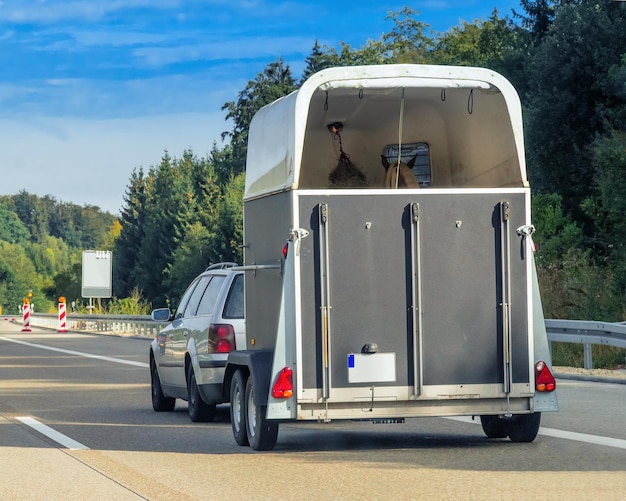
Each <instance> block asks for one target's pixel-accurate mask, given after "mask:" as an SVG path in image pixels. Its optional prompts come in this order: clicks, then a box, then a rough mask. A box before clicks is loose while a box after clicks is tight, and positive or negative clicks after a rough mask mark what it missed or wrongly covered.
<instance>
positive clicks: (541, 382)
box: [535, 360, 556, 392]
mask: <svg viewBox="0 0 626 501" xmlns="http://www.w3.org/2000/svg"><path fill="white" fill-rule="evenodd" d="M535 388H536V389H537V391H547V392H549V391H554V390H555V389H556V380H555V379H554V376H553V375H552V373H551V372H550V369H548V365H547V364H546V363H545V362H543V361H541V360H540V361H539V362H537V363H536V364H535Z"/></svg>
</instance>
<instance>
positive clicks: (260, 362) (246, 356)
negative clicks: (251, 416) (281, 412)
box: [225, 350, 273, 405]
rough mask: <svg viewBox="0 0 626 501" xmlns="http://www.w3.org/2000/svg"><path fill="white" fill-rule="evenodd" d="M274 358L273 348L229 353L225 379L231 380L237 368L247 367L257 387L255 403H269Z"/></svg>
mask: <svg viewBox="0 0 626 501" xmlns="http://www.w3.org/2000/svg"><path fill="white" fill-rule="evenodd" d="M272 358H273V352H272V350H256V351H250V350H241V351H233V352H231V353H230V354H229V355H228V362H227V363H226V373H227V377H226V378H225V380H227V381H228V380H230V377H231V376H232V373H233V372H234V371H235V370H237V368H239V367H246V368H247V369H248V371H249V372H250V377H251V378H252V382H253V384H254V388H255V392H254V403H255V404H257V405H267V395H268V394H269V388H270V378H271V369H272Z"/></svg>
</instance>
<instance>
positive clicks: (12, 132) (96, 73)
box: [0, 0, 521, 214]
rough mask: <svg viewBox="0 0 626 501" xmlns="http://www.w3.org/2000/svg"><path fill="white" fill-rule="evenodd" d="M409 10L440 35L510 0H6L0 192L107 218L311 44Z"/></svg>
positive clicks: (1, 15) (0, 4)
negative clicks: (166, 158)
mask: <svg viewBox="0 0 626 501" xmlns="http://www.w3.org/2000/svg"><path fill="white" fill-rule="evenodd" d="M404 5H408V6H409V7H411V8H412V9H414V10H416V11H418V12H420V16H419V20H420V21H422V22H424V23H426V24H428V25H430V28H431V29H433V30H436V31H439V32H443V31H446V30H448V29H449V28H451V27H453V26H456V25H458V24H459V23H460V22H461V21H462V20H464V21H469V22H472V21H474V20H475V19H483V20H484V19H486V18H487V17H488V16H489V15H490V14H491V12H492V11H493V8H494V7H496V8H497V9H498V11H499V13H500V15H501V16H504V15H511V9H516V11H520V10H521V8H520V4H519V1H518V0H514V1H506V0H502V1H500V0H491V1H489V0H487V1H483V0H427V1H422V2H381V1H369V0H361V1H358V2H345V1H344V2H333V1H330V2H321V1H299V2H295V1H281V0H274V1H270V0H107V1H104V0H103V1H101V0H0V44H1V45H0V194H13V193H17V192H18V191H20V190H22V189H25V190H26V191H28V192H30V193H35V194H37V195H40V196H43V195H46V194H49V195H52V196H54V197H55V198H57V199H58V200H60V201H64V202H73V203H77V204H79V205H84V204H90V205H97V206H99V207H100V208H102V209H104V210H108V211H110V212H112V213H114V214H116V213H118V212H119V210H120V208H121V207H122V205H123V203H124V202H123V195H124V191H125V189H126V186H127V184H128V181H129V178H130V175H131V172H132V170H133V169H135V168H138V167H141V166H143V167H144V168H145V169H148V168H149V167H150V166H153V165H157V164H158V163H159V161H160V159H161V156H162V155H163V153H164V151H165V150H168V152H169V153H170V154H171V155H173V156H176V157H180V156H181V155H182V153H183V150H184V149H185V148H190V149H191V150H193V152H194V153H195V154H196V155H198V156H200V157H202V156H206V155H208V153H209V151H210V150H211V146H212V144H213V142H214V141H216V142H217V143H218V145H221V141H220V133H221V132H223V131H226V130H229V128H230V127H229V124H228V123H227V122H226V121H225V113H224V112H223V111H222V110H221V107H222V105H223V104H224V103H225V102H227V101H233V100H236V99H237V94H238V92H239V91H241V90H242V89H243V88H244V87H245V85H246V84H247V82H248V81H249V80H252V79H254V78H255V76H256V75H257V74H258V73H259V72H261V71H263V69H264V68H265V66H266V65H267V64H268V63H270V62H272V61H275V60H276V59H278V58H279V57H282V58H283V59H284V60H285V61H286V62H287V63H288V64H289V65H290V66H291V68H292V71H293V73H294V76H295V77H296V78H299V76H300V73H301V71H302V69H303V67H304V59H305V58H306V57H307V55H309V53H310V51H311V48H312V47H313V44H314V42H315V40H316V39H317V40H319V42H320V44H325V45H327V46H330V47H337V48H338V47H339V42H345V43H348V44H350V45H351V46H353V47H355V48H358V47H361V46H362V45H364V44H365V43H366V42H367V40H368V39H378V38H379V37H380V36H381V35H382V34H383V33H384V32H389V31H390V30H391V29H392V27H393V25H392V23H391V22H390V21H388V20H385V18H386V17H387V15H388V13H389V12H397V11H400V10H402V8H403V6H404Z"/></svg>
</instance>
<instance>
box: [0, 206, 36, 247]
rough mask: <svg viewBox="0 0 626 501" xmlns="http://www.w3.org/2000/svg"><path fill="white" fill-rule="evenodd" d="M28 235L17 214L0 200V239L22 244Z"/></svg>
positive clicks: (27, 238)
mask: <svg viewBox="0 0 626 501" xmlns="http://www.w3.org/2000/svg"><path fill="white" fill-rule="evenodd" d="M29 237H30V233H29V232H28V229H27V228H26V226H24V224H23V223H22V221H20V218H19V217H17V214H16V213H15V212H14V211H12V210H11V209H10V208H9V207H7V204H6V203H4V202H0V240H4V241H5V242H9V243H21V244H23V243H24V242H26V241H27V240H29Z"/></svg>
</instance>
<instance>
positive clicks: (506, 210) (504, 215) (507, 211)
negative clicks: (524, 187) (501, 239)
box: [502, 202, 511, 221]
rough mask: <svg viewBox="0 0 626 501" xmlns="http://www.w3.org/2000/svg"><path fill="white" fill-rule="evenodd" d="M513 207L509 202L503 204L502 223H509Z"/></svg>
mask: <svg viewBox="0 0 626 501" xmlns="http://www.w3.org/2000/svg"><path fill="white" fill-rule="evenodd" d="M510 209H511V205H510V204H509V202H502V221H508V220H509V216H510Z"/></svg>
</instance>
